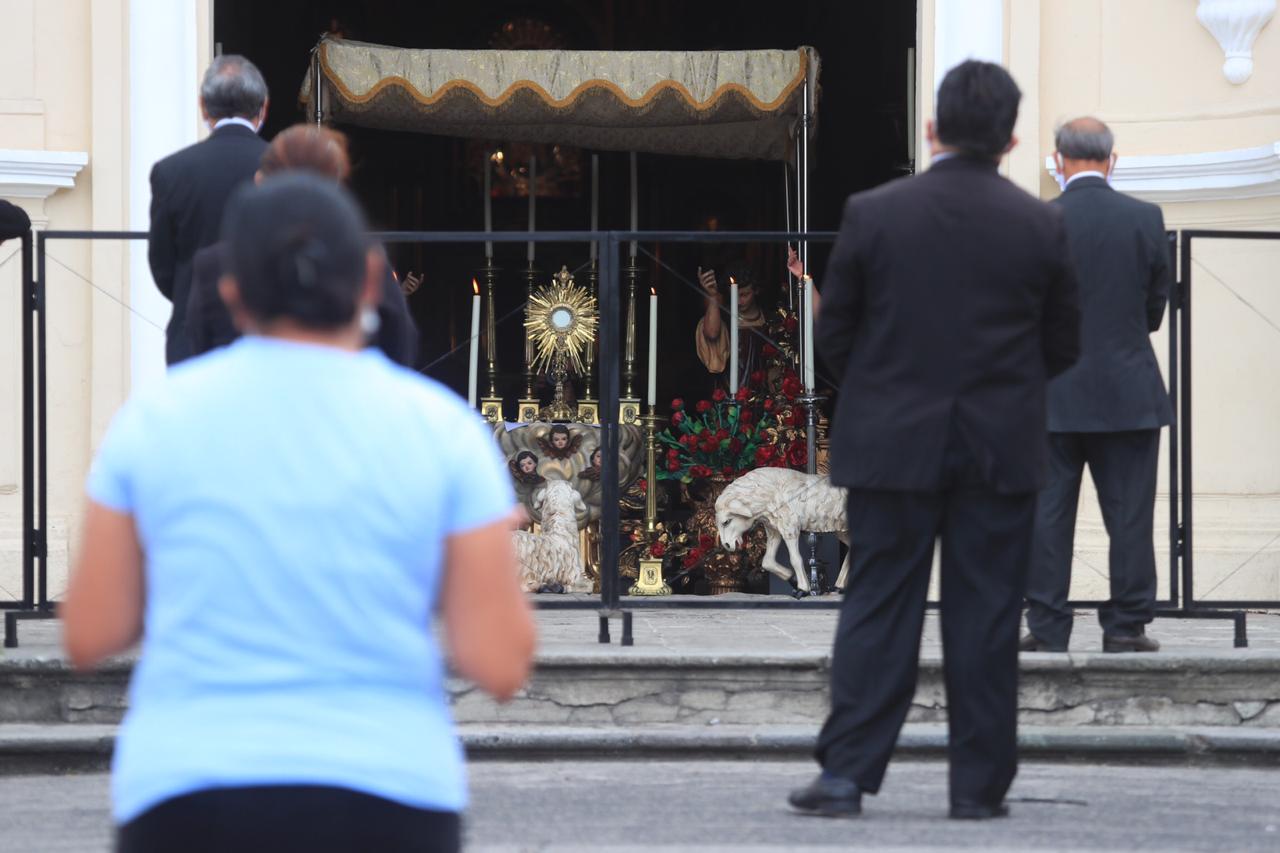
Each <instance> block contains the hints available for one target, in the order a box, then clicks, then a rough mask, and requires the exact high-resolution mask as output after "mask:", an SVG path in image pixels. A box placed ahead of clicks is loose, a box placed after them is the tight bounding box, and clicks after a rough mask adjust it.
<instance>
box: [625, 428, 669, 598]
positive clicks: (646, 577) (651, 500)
mask: <svg viewBox="0 0 1280 853" xmlns="http://www.w3.org/2000/svg"><path fill="white" fill-rule="evenodd" d="M640 421H641V422H642V423H643V424H644V433H645V490H644V534H645V539H646V541H647V544H646V545H645V549H644V556H642V557H641V558H640V576H639V577H638V578H636V582H635V583H634V584H633V585H632V586H631V594H632V595H670V594H671V587H670V586H668V585H667V582H666V581H664V580H663V579H662V559H661V558H660V557H655V556H653V543H654V540H656V539H657V538H658V482H657V481H658V424H660V423H661V422H662V418H660V417H658V415H657V413H656V412H655V411H654V409H653V406H650V407H649V414H647V415H645V416H644V417H642V418H640Z"/></svg>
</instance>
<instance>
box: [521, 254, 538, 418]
mask: <svg viewBox="0 0 1280 853" xmlns="http://www.w3.org/2000/svg"><path fill="white" fill-rule="evenodd" d="M537 278H538V270H537V269H536V268H535V267H534V266H533V261H530V262H529V266H528V267H526V268H525V271H524V317H525V330H524V396H523V397H521V398H520V403H519V416H518V417H517V418H516V420H517V421H519V422H520V423H522V424H527V423H532V422H533V421H536V420H538V410H539V409H540V408H541V403H540V402H539V400H538V395H537V394H536V393H535V392H534V387H533V386H534V382H535V381H537V374H536V373H534V370H533V337H532V336H531V335H530V334H529V326H528V319H529V300H531V299H532V298H533V283H534V281H536V280H537Z"/></svg>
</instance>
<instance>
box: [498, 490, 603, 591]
mask: <svg viewBox="0 0 1280 853" xmlns="http://www.w3.org/2000/svg"><path fill="white" fill-rule="evenodd" d="M532 503H533V508H534V510H536V511H538V512H540V513H541V514H542V521H541V525H542V530H541V532H539V533H531V532H529V531H527V530H517V531H515V533H514V536H515V546H516V556H517V557H519V559H520V583H521V585H522V586H523V587H524V590H525V591H526V592H538V591H539V590H542V589H544V588H546V587H551V588H553V589H554V588H556V587H559V588H561V589H564V590H566V591H568V592H582V591H587V590H590V584H589V583H588V581H587V578H586V574H585V572H583V570H582V555H581V553H580V552H579V551H578V518H579V516H580V515H581V516H585V515H586V511H587V508H586V506H585V505H584V504H583V502H582V496H581V495H580V494H578V490H577V489H575V488H574V487H573V486H571V485H569V483H567V482H566V481H564V480H549V481H548V482H547V484H546V486H544V487H542V488H540V489H538V491H536V492H534V495H533V501H532Z"/></svg>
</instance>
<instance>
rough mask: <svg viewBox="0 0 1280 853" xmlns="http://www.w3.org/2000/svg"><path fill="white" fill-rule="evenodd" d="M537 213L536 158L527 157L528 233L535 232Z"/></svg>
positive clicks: (530, 252)
mask: <svg viewBox="0 0 1280 853" xmlns="http://www.w3.org/2000/svg"><path fill="white" fill-rule="evenodd" d="M537 212H538V156H537V155H536V154H533V155H530V157H529V233H530V234H532V233H533V232H534V231H535V230H537ZM529 265H530V266H533V241H532V240H530V241H529Z"/></svg>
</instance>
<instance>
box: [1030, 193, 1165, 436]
mask: <svg viewBox="0 0 1280 853" xmlns="http://www.w3.org/2000/svg"><path fill="white" fill-rule="evenodd" d="M1053 204H1054V205H1056V206H1057V207H1058V208H1059V209H1060V210H1061V211H1062V214H1063V218H1064V219H1065V221H1066V223H1067V239H1068V242H1069V243H1070V245H1071V257H1072V260H1074V261H1075V267H1076V277H1077V278H1078V279H1079V281H1080V315H1081V333H1080V361H1079V362H1077V363H1076V365H1075V366H1074V367H1072V368H1071V369H1070V370H1068V371H1066V372H1065V373H1063V374H1062V375H1061V376H1058V377H1057V378H1055V379H1054V380H1053V382H1051V383H1050V384H1049V431H1050V432H1122V431H1126V430H1138V429H1158V428H1160V427H1162V426H1165V425H1166V424H1168V423H1170V422H1171V421H1172V419H1173V408H1172V406H1170V404H1169V394H1168V393H1167V392H1166V391H1165V386H1164V380H1163V379H1162V378H1161V376H1160V367H1159V365H1158V364H1157V362H1156V354H1155V350H1153V349H1152V348H1151V338H1150V334H1151V333H1152V332H1154V331H1155V330H1156V329H1158V328H1160V321H1161V319H1162V318H1163V317H1164V311H1165V306H1166V305H1167V304H1168V301H1169V287H1170V285H1171V284H1172V274H1171V272H1170V269H1169V248H1168V243H1167V242H1166V241H1165V234H1164V217H1163V216H1162V215H1161V213H1160V208H1158V207H1156V206H1155V205H1154V204H1148V203H1146V202H1143V201H1138V200H1137V199H1134V198H1129V197H1128V196H1126V195H1122V194H1121V193H1118V192H1116V191H1115V190H1113V189H1111V187H1109V186H1107V182H1106V181H1105V180H1104V179H1102V178H1095V177H1092V176H1090V177H1084V178H1077V179H1076V180H1074V181H1072V182H1071V183H1070V184H1069V185H1068V186H1067V190H1066V192H1064V193H1063V194H1062V195H1061V196H1059V197H1058V198H1056V199H1054V201H1053Z"/></svg>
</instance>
